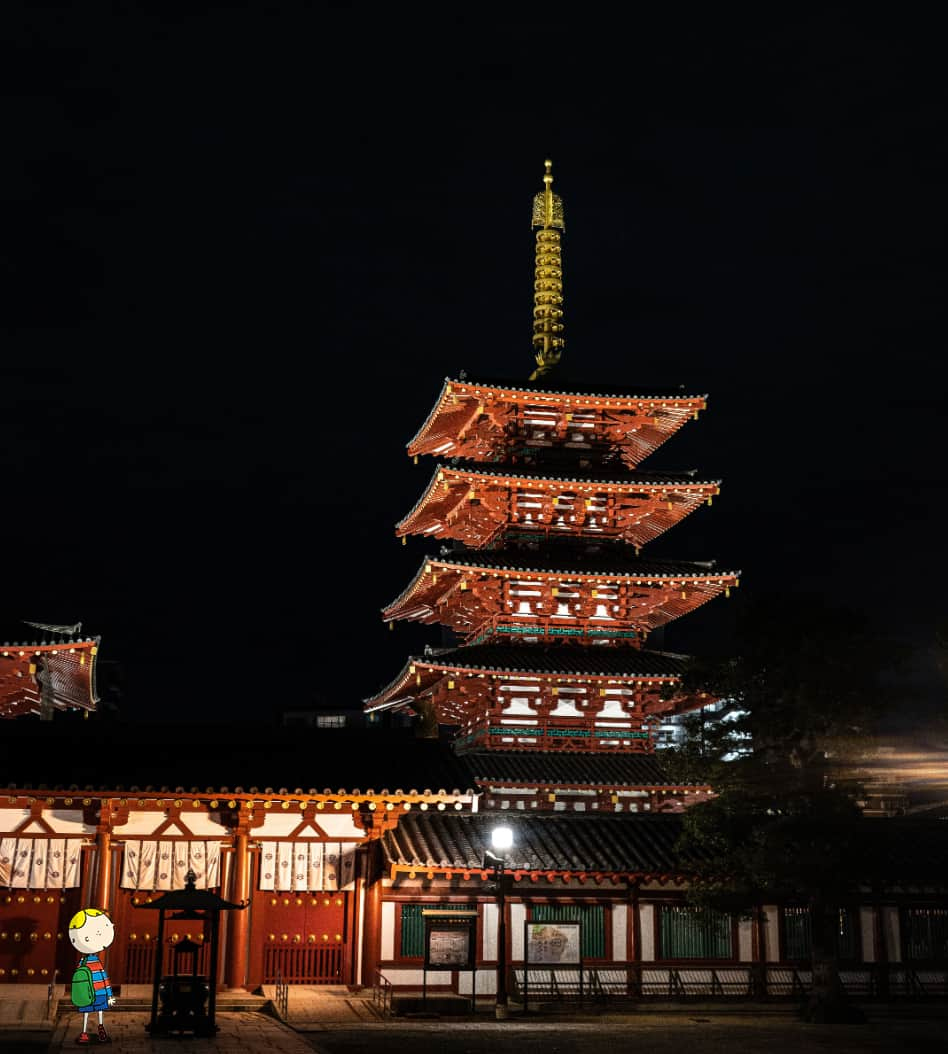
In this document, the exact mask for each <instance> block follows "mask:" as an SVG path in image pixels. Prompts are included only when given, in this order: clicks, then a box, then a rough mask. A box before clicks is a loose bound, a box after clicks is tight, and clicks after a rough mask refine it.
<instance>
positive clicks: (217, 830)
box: [115, 809, 230, 838]
mask: <svg viewBox="0 0 948 1054" xmlns="http://www.w3.org/2000/svg"><path fill="white" fill-rule="evenodd" d="M181 819H182V821H183V822H184V823H186V824H187V826H188V830H189V831H190V832H191V833H192V834H193V835H195V836H198V835H200V836H201V837H202V838H229V837H230V830H229V829H228V828H227V827H225V826H224V825H223V824H222V823H218V822H217V820H214V819H212V817H211V815H210V814H209V813H206V812H202V811H198V810H197V809H195V810H194V812H193V813H182V814H181ZM124 829H125V828H124V827H117V828H116V830H115V833H116V834H120V833H121V832H122V831H123V830H124Z"/></svg>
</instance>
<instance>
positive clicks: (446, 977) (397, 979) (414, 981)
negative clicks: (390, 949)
mask: <svg viewBox="0 0 948 1054" xmlns="http://www.w3.org/2000/svg"><path fill="white" fill-rule="evenodd" d="M383 972H384V974H385V976H386V977H387V978H388V980H389V981H390V982H391V983H392V984H394V985H411V986H412V987H413V988H414V987H417V988H421V985H422V983H423V981H424V979H425V975H424V972H423V971H422V970H396V969H394V968H393V967H391V966H386V967H385V969H384V971H383ZM427 981H428V987H429V988H430V987H431V986H432V985H445V986H449V985H450V984H451V973H450V971H449V970H434V971H429V972H428V977H427Z"/></svg>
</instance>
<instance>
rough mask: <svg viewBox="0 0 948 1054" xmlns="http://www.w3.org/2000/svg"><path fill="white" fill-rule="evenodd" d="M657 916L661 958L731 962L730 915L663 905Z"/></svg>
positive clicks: (708, 910) (702, 909) (701, 909)
mask: <svg viewBox="0 0 948 1054" xmlns="http://www.w3.org/2000/svg"><path fill="white" fill-rule="evenodd" d="M659 910H660V912H661V914H660V917H659V942H660V945H659V947H660V953H659V954H660V956H661V958H663V959H730V958H732V957H733V954H734V953H733V949H732V939H731V916H730V915H725V914H724V913H723V912H720V911H711V910H710V909H705V908H693V907H678V906H671V907H669V906H663V907H661V908H660V909H659Z"/></svg>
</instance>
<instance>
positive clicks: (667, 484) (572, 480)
mask: <svg viewBox="0 0 948 1054" xmlns="http://www.w3.org/2000/svg"><path fill="white" fill-rule="evenodd" d="M478 481H485V482H488V481H489V482H490V483H502V482H504V481H506V482H507V483H518V482H527V483H533V482H536V483H538V484H565V485H569V486H576V487H579V488H586V489H587V490H594V489H599V490H601V489H608V488H610V487H611V488H613V489H615V490H618V491H624V492H626V493H632V492H638V491H652V492H661V491H667V490H669V488H674V490H675V492H676V493H678V494H689V495H692V496H697V497H700V498H702V499H704V498H709V497H713V496H714V495H716V494H718V493H720V488H721V480H719V479H708V480H698V479H694V478H692V477H691V476H679V477H678V478H675V477H673V476H668V477H664V476H660V475H658V476H655V477H653V476H651V475H649V476H648V477H643V476H642V475H641V474H639V475H629V476H626V477H625V478H619V479H612V478H603V479H599V478H598V477H590V476H575V475H550V474H541V473H532V472H520V471H517V472H510V471H499V470H495V471H491V470H489V469H485V468H482V467H480V466H477V465H473V466H459V465H456V466H451V465H444V464H443V463H440V462H439V463H438V464H436V465H435V469H434V472H433V473H432V475H431V479H430V480H429V482H428V486H427V487H426V488H425V490H424V493H423V494H422V495H421V497H420V498H419V499H418V501H416V502H415V504H414V505H413V506H412V508H411V510H410V511H409V512H408V513H407V514H406V515H405V516H403V517H402V519H400V520H399V521H398V522H397V523H396V524H395V534H396V536H398V537H401V536H403V535H406V534H411V533H413V532H414V531H416V530H417V531H418V532H419V533H422V534H436V533H438V529H439V527H440V528H442V529H443V524H437V523H436V524H435V525H429V527H427V528H421V526H420V525H419V524H418V520H419V519H420V517H421V514H422V513H423V512H424V511H425V509H426V508H427V507H428V506H429V505H430V504H431V503H432V501H434V500H435V497H436V495H435V488H436V487H437V486H438V484H439V483H442V482H444V483H446V484H447V486H448V489H449V490H450V489H451V487H452V484H453V485H454V486H455V487H457V486H458V485H459V484H462V485H463V486H465V487H472V486H476V485H477V483H478ZM461 500H463V497H457V498H456V499H455V501H454V504H455V505H457V504H458V503H459V502H460V501H461Z"/></svg>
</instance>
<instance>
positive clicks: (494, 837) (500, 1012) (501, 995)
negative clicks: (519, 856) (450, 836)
mask: <svg viewBox="0 0 948 1054" xmlns="http://www.w3.org/2000/svg"><path fill="white" fill-rule="evenodd" d="M490 844H491V849H492V850H493V851H491V850H488V851H487V856H489V857H490V858H491V860H492V861H493V866H494V895H495V897H496V899H497V998H496V1005H495V1007H494V1016H495V1017H496V1018H497V1020H498V1021H506V1019H507V911H506V898H505V890H504V862H505V861H506V858H507V853H509V852H510V850H511V849H512V848H513V844H514V839H513V831H512V830H511V829H510V828H509V827H506V826H500V827H495V828H493V830H491V832H490Z"/></svg>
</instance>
